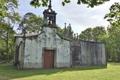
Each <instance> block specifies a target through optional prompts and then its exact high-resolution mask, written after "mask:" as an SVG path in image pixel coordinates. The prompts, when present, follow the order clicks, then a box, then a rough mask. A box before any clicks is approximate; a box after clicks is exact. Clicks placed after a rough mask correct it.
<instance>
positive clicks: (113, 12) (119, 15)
mask: <svg viewBox="0 0 120 80" xmlns="http://www.w3.org/2000/svg"><path fill="white" fill-rule="evenodd" d="M105 19H107V21H109V22H110V24H115V23H120V3H114V4H113V5H112V6H111V7H110V12H109V13H108V14H106V15H105Z"/></svg>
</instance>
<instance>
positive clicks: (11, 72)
mask: <svg viewBox="0 0 120 80" xmlns="http://www.w3.org/2000/svg"><path fill="white" fill-rule="evenodd" d="M104 68H105V67H100V66H99V67H74V68H61V69H56V68H55V69H35V70H17V69H16V68H15V67H13V65H10V64H0V80H1V79H2V78H1V76H3V77H5V78H4V79H2V80H10V79H15V78H22V77H29V76H34V75H51V74H55V73H62V72H66V71H83V70H94V69H104Z"/></svg>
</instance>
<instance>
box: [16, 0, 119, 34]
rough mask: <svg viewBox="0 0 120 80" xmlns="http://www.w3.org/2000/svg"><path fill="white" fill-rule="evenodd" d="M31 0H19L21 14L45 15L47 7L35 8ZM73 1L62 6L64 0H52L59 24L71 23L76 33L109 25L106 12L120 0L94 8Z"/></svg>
mask: <svg viewBox="0 0 120 80" xmlns="http://www.w3.org/2000/svg"><path fill="white" fill-rule="evenodd" d="M30 1H31V0H19V9H18V11H19V13H20V14H21V16H23V15H24V14H26V13H27V12H33V13H34V14H37V15H40V16H43V14H42V12H43V11H44V9H46V8H45V7H44V8H43V7H40V8H34V7H32V6H31V5H30V4H29V3H30ZM71 1H72V2H71V3H70V4H66V6H62V4H61V2H62V0H52V7H53V10H55V11H56V12H57V24H58V25H59V26H60V27H62V28H63V27H64V23H65V22H66V23H67V24H69V23H70V24H71V25H72V29H73V30H74V32H75V33H80V32H81V31H83V30H85V29H86V28H88V27H95V26H105V27H107V25H108V24H109V23H108V22H107V21H106V20H105V19H104V16H105V14H106V13H108V12H109V8H110V6H111V5H112V4H113V3H114V2H120V0H110V1H109V2H106V3H104V4H102V5H99V6H96V7H94V8H87V5H77V0H71Z"/></svg>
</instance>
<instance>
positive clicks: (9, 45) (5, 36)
mask: <svg viewBox="0 0 120 80" xmlns="http://www.w3.org/2000/svg"><path fill="white" fill-rule="evenodd" d="M14 33H15V32H14V31H13V29H12V28H11V27H10V26H9V25H7V24H6V23H0V59H1V60H10V58H11V57H13V53H14V49H13V48H14V36H13V35H14Z"/></svg>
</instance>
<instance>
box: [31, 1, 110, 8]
mask: <svg viewBox="0 0 120 80" xmlns="http://www.w3.org/2000/svg"><path fill="white" fill-rule="evenodd" d="M48 1H49V0H31V3H30V4H31V5H32V6H35V7H39V6H47V4H48ZM106 1H109V0H77V4H87V5H88V6H89V7H94V6H97V5H100V4H103V3H104V2H106ZM70 2H71V0H62V5H63V6H64V5H65V4H67V3H70Z"/></svg>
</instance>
